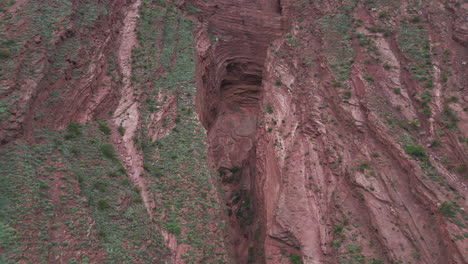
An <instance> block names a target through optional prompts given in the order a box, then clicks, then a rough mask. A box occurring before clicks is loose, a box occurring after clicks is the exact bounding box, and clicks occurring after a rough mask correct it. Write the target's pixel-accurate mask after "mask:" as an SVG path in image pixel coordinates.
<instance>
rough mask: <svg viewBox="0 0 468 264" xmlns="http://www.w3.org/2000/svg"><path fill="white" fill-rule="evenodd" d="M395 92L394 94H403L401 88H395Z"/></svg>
mask: <svg viewBox="0 0 468 264" xmlns="http://www.w3.org/2000/svg"><path fill="white" fill-rule="evenodd" d="M393 93H394V94H401V90H400V88H393Z"/></svg>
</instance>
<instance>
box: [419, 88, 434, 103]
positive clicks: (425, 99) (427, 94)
mask: <svg viewBox="0 0 468 264" xmlns="http://www.w3.org/2000/svg"><path fill="white" fill-rule="evenodd" d="M419 97H420V98H421V103H422V104H423V105H427V103H429V102H430V101H431V99H432V94H431V91H429V90H424V92H422V93H420V94H419Z"/></svg>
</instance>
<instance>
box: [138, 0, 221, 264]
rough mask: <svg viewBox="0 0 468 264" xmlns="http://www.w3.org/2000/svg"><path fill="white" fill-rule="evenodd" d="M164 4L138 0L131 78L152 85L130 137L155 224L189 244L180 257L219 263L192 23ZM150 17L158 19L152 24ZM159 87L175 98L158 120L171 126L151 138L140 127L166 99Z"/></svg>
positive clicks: (217, 211)
mask: <svg viewBox="0 0 468 264" xmlns="http://www.w3.org/2000/svg"><path fill="white" fill-rule="evenodd" d="M167 5H168V6H170V7H168V8H167V10H166V11H161V10H158V8H157V7H156V6H155V4H154V3H153V2H143V4H142V7H141V9H140V16H141V22H140V23H139V24H138V26H137V36H138V40H139V45H138V47H137V48H136V49H135V50H134V56H133V61H132V72H133V73H134V77H133V80H132V81H133V83H134V85H135V86H136V87H137V88H141V89H145V87H147V86H146V85H142V84H143V83H148V82H149V83H152V84H153V87H154V89H152V90H149V91H147V92H148V95H149V97H148V99H147V100H145V101H143V102H142V105H141V107H142V110H141V113H142V126H141V127H142V128H141V130H140V131H138V133H137V136H136V140H135V143H136V145H137V147H138V148H140V149H141V150H142V151H143V155H144V169H145V172H144V173H145V174H146V176H147V178H148V189H149V191H150V192H151V193H158V194H160V195H161V196H160V197H159V198H158V199H156V201H155V202H156V207H157V208H158V210H155V211H154V212H153V213H154V214H155V218H156V219H159V225H160V226H161V227H162V228H164V229H166V230H167V231H169V232H171V233H173V234H175V235H176V237H177V240H178V242H180V243H184V244H185V245H186V246H187V247H188V248H189V249H188V251H187V253H186V254H184V258H187V259H190V260H191V261H192V262H193V263H198V262H200V263H202V262H206V260H207V259H210V261H213V262H216V263H223V262H224V259H225V258H226V256H227V254H226V251H225V249H223V248H221V247H219V246H218V245H215V244H214V241H221V240H222V239H223V238H222V235H221V233H220V232H210V231H209V228H211V227H214V228H221V224H222V225H224V222H222V219H221V218H220V217H219V215H221V214H222V213H221V211H220V208H219V205H218V204H217V201H216V199H215V197H216V190H215V188H214V186H213V185H212V183H211V177H214V175H213V174H212V173H211V172H210V170H209V168H208V166H207V164H208V162H207V157H206V145H205V140H206V139H205V132H204V129H203V127H202V126H201V124H200V123H199V121H198V119H196V118H194V115H193V112H194V105H193V98H192V97H193V95H194V94H195V85H194V79H193V77H194V72H195V67H194V62H193V40H192V27H193V26H192V22H191V21H190V20H187V19H185V18H183V17H182V16H181V14H180V13H178V11H177V9H175V8H173V7H172V6H171V5H172V4H167ZM154 23H163V24H164V25H161V27H158V28H156V29H155V28H154ZM161 46H163V49H160V47H161ZM160 67H163V68H164V69H165V71H166V72H165V74H164V75H163V76H162V77H161V76H154V69H157V68H160ZM159 93H163V94H167V95H168V96H175V97H176V98H177V99H176V102H177V105H176V113H175V114H174V115H173V116H166V119H165V120H166V121H165V122H162V123H161V124H160V126H161V127H162V128H167V127H169V125H170V124H172V125H174V126H175V127H172V128H171V129H170V131H169V133H168V134H167V135H166V136H164V137H162V138H159V139H158V140H156V141H155V142H152V140H151V138H150V136H149V135H150V133H148V131H147V130H146V128H147V127H149V123H150V122H152V119H151V118H150V113H152V112H157V111H158V110H159V106H160V105H162V104H163V103H164V100H166V99H164V100H161V99H157V95H158V94H159ZM158 100H159V101H158ZM172 121H174V122H172ZM156 153H158V154H157V155H155V154H156Z"/></svg>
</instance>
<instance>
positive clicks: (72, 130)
mask: <svg viewBox="0 0 468 264" xmlns="http://www.w3.org/2000/svg"><path fill="white" fill-rule="evenodd" d="M81 134H83V132H82V131H81V124H79V123H76V122H72V123H70V124H69V125H68V126H67V134H66V135H65V136H64V138H65V139H72V138H75V137H78V136H80V135H81Z"/></svg>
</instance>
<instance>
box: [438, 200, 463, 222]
mask: <svg viewBox="0 0 468 264" xmlns="http://www.w3.org/2000/svg"><path fill="white" fill-rule="evenodd" d="M458 207H459V206H458V204H457V203H455V202H443V203H442V204H441V205H440V206H439V211H440V212H441V213H442V214H443V215H444V216H446V217H450V218H453V217H455V215H456V214H457V208H458Z"/></svg>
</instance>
